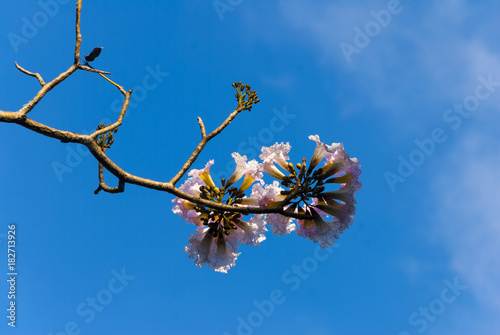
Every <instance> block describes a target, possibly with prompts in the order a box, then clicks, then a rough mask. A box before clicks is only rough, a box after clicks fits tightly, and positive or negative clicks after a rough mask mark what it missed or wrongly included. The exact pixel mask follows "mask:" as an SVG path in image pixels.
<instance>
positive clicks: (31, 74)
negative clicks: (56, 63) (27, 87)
mask: <svg viewBox="0 0 500 335" xmlns="http://www.w3.org/2000/svg"><path fill="white" fill-rule="evenodd" d="M15 64H16V67H17V69H18V70H19V71H21V72H22V73H24V74H27V75H28V76H32V77H35V78H36V79H38V82H39V83H40V85H42V87H43V86H45V82H44V81H43V78H42V76H41V75H40V74H39V73H33V72H29V71H28V70H25V69H23V68H22V67H21V66H19V64H17V62H15Z"/></svg>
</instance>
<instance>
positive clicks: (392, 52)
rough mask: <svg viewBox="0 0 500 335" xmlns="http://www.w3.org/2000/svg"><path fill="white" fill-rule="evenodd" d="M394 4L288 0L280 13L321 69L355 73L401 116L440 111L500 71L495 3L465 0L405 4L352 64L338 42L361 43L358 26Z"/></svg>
mask: <svg viewBox="0 0 500 335" xmlns="http://www.w3.org/2000/svg"><path fill="white" fill-rule="evenodd" d="M387 3H388V2H380V3H378V4H376V5H374V4H373V3H368V2H364V1H362V2H356V3H352V2H336V3H332V2H331V1H316V2H303V1H297V0H287V1H281V2H280V3H279V7H278V8H279V9H278V10H279V11H280V13H279V15H280V16H281V17H282V21H283V24H284V25H285V27H284V29H292V30H293V31H295V32H296V34H295V35H294V42H296V41H297V40H299V43H300V42H301V43H303V44H304V45H305V46H308V47H313V48H316V49H317V52H316V54H317V59H316V60H317V62H318V64H319V65H320V66H323V67H327V68H330V69H331V70H332V71H339V70H340V71H348V72H351V73H352V75H353V76H354V77H356V78H357V80H358V82H359V85H360V88H362V89H363V90H365V91H366V92H367V95H368V96H369V97H370V99H371V103H372V104H373V105H374V106H377V107H380V108H382V109H385V110H388V111H390V112H392V114H393V115H394V116H396V117H397V116H399V115H400V114H401V111H405V110H409V109H411V108H414V109H418V110H419V113H427V114H429V115H430V114H435V113H436V110H435V109H434V108H432V106H434V105H436V106H439V105H442V104H445V103H447V102H448V103H453V102H455V101H457V100H458V99H463V98H464V97H465V96H467V95H469V94H470V90H471V89H474V85H475V84H476V83H477V77H478V76H479V75H487V74H490V73H498V74H500V61H499V59H500V54H499V53H498V52H497V51H495V47H494V45H490V44H491V42H489V41H491V40H489V39H488V38H486V37H487V36H484V34H483V32H484V29H483V28H484V27H486V26H489V25H490V23H491V22H492V21H494V22H496V21H497V17H496V16H495V15H493V14H492V13H491V9H490V8H489V7H488V6H483V7H482V8H479V9H478V8H477V5H476V4H473V3H471V4H467V3H466V2H465V1H464V0H460V1H457V0H447V1H440V2H437V3H433V4H421V3H418V4H417V3H416V2H413V3H410V2H405V1H402V2H401V4H402V8H403V10H402V11H401V12H400V13H399V14H393V15H392V18H391V21H390V23H389V24H388V25H387V26H386V27H382V29H381V32H380V33H379V34H378V35H377V36H375V37H373V38H372V40H371V42H370V44H369V45H367V46H366V47H365V48H362V49H361V52H360V53H359V54H353V55H352V60H353V61H352V62H351V63H347V61H346V59H345V57H344V55H343V53H342V51H341V49H340V47H339V44H340V43H341V42H346V43H350V44H352V45H354V41H353V39H354V35H355V32H354V30H353V28H354V27H355V26H358V27H360V28H364V27H365V25H366V23H367V22H369V21H372V20H374V18H373V17H372V15H371V14H370V12H371V11H372V10H374V11H379V10H382V9H385V8H386V7H387ZM473 6H475V7H473ZM262 33H264V34H265V33H266V32H265V31H262ZM491 34H493V35H494V34H498V33H496V32H495V31H492V32H491ZM273 42H274V43H283V42H286V41H283V39H282V38H281V39H280V40H275V41H273ZM499 77H500V75H499ZM426 104H427V106H426ZM428 104H431V108H429V106H428ZM425 119H426V118H424V120H425ZM424 120H423V121H422V122H425V121H424Z"/></svg>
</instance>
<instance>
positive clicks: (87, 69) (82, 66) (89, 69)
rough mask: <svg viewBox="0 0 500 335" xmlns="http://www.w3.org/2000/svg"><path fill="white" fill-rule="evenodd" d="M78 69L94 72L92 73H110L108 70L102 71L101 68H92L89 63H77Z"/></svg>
mask: <svg viewBox="0 0 500 335" xmlns="http://www.w3.org/2000/svg"><path fill="white" fill-rule="evenodd" d="M78 69H79V70H84V71H88V72H94V73H99V74H101V73H102V74H111V72H108V71H102V70H97V69H94V68H93V67H91V66H90V65H88V66H85V65H82V64H80V65H78Z"/></svg>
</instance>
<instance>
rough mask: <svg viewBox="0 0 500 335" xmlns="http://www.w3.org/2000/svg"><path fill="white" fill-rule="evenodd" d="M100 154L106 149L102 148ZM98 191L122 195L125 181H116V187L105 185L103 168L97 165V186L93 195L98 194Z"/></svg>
mask: <svg viewBox="0 0 500 335" xmlns="http://www.w3.org/2000/svg"><path fill="white" fill-rule="evenodd" d="M102 152H103V153H104V152H106V148H103V149H102ZM100 191H104V192H107V193H122V192H124V191H125V181H124V180H123V179H119V180H118V186H116V187H110V186H108V185H106V182H105V181H104V167H103V165H102V164H101V163H99V186H98V187H97V189H96V190H95V191H94V194H98V193H99V192H100Z"/></svg>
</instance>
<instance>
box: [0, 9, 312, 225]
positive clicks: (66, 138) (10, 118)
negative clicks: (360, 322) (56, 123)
mask: <svg viewBox="0 0 500 335" xmlns="http://www.w3.org/2000/svg"><path fill="white" fill-rule="evenodd" d="M81 7H82V0H78V1H77V4H76V24H75V30H76V42H75V54H74V64H73V65H72V66H71V67H70V68H69V69H68V70H66V71H65V72H63V73H61V74H60V75H59V76H57V77H56V78H55V79H53V80H52V81H51V82H49V83H45V82H44V81H43V79H42V78H41V76H40V75H39V74H38V73H32V72H29V71H27V70H25V69H23V68H22V67H20V66H19V65H18V64H17V63H16V67H17V68H18V69H19V70H20V71H21V72H23V73H25V74H27V75H29V76H33V77H36V78H37V79H38V81H39V83H40V84H41V85H42V88H41V90H40V91H39V92H38V93H37V94H36V96H35V97H34V98H33V99H32V100H30V101H29V102H28V103H27V104H26V105H24V106H23V107H22V108H21V109H20V110H19V111H17V112H11V111H0V122H6V123H16V124H18V125H20V126H22V127H25V128H27V129H30V130H33V131H34V132H36V133H39V134H42V135H44V136H47V137H51V138H55V139H58V140H60V141H61V142H70V143H79V144H83V145H85V146H86V147H87V148H88V149H89V151H90V153H91V154H92V155H93V156H94V157H95V158H96V159H97V161H98V162H99V186H98V188H97V189H96V190H95V191H94V193H96V194H97V193H99V192H100V191H101V190H103V191H105V192H109V193H119V192H123V191H124V188H125V183H129V184H134V185H138V186H141V187H146V188H150V189H154V190H158V191H163V192H168V193H171V194H173V195H175V196H177V197H179V198H182V199H184V200H187V201H190V202H192V203H195V204H198V205H200V206H205V207H208V208H212V209H216V210H220V211H226V212H233V213H234V212H236V213H242V214H264V213H278V214H282V215H285V216H289V217H294V218H299V219H307V218H311V216H309V215H304V214H297V213H289V212H286V211H285V210H284V209H283V207H284V206H286V204H281V206H277V207H242V206H232V205H226V204H222V203H217V202H212V201H209V200H206V199H202V198H199V197H196V196H194V195H191V194H188V193H186V192H183V191H181V190H180V189H178V188H176V187H175V184H176V183H177V182H178V181H179V180H180V179H181V178H182V177H183V176H184V174H185V173H186V171H187V170H188V169H189V168H190V167H191V165H192V164H193V163H194V162H195V160H196V159H197V158H198V156H199V154H200V152H201V151H202V150H203V148H204V147H205V145H206V144H207V143H208V142H209V141H210V140H211V139H212V138H214V137H215V136H217V135H218V134H220V133H221V132H222V131H223V130H224V129H225V128H226V127H227V126H228V125H229V124H230V123H231V122H232V121H233V120H234V118H235V117H236V116H237V115H238V114H239V113H240V112H241V111H243V110H250V109H251V106H252V104H253V103H257V102H258V101H259V100H258V99H257V95H256V94H255V91H252V92H250V93H251V97H250V98H248V99H249V100H248V101H246V100H245V98H244V96H246V95H249V93H245V95H244V96H243V95H241V92H240V91H239V90H240V89H241V88H245V89H246V90H247V91H249V90H250V86H249V85H246V86H245V85H244V86H241V82H240V83H235V84H233V87H235V88H237V89H238V90H237V92H238V94H239V95H238V94H237V96H238V107H237V108H236V109H235V110H234V111H233V112H232V113H231V114H230V115H229V116H228V117H227V119H226V120H225V121H224V122H223V123H222V124H221V125H220V126H219V127H217V128H216V129H215V130H214V131H212V132H211V133H210V134H208V135H207V134H206V129H205V125H204V124H203V121H202V119H201V118H200V117H198V123H199V125H200V130H201V135H202V139H201V141H200V143H199V144H198V146H197V147H196V149H195V150H194V151H193V153H192V154H191V156H190V157H189V158H188V160H187V161H186V163H185V164H184V165H183V167H182V169H181V170H180V171H179V172H178V173H177V174H176V175H175V176H174V178H172V180H170V181H169V182H158V181H154V180H150V179H146V178H141V177H138V176H135V175H132V174H130V173H128V172H126V171H124V170H123V169H121V168H120V167H119V166H118V165H116V164H115V163H114V162H113V161H112V160H111V159H110V158H109V157H108V156H106V154H105V148H101V147H100V146H99V144H98V143H97V138H98V137H99V136H100V135H103V134H106V133H108V132H110V131H113V130H115V129H117V128H118V127H119V126H120V125H121V124H122V121H123V118H124V116H125V113H126V111H127V108H128V105H129V102H130V96H131V94H132V90H129V91H128V92H127V91H125V89H124V88H123V87H122V86H120V85H118V84H116V83H115V82H113V81H112V80H110V79H109V78H107V77H106V76H104V74H105V73H107V72H104V71H99V70H95V69H94V68H92V67H91V66H90V65H88V64H85V65H87V66H88V67H87V66H83V65H82V64H80V46H81V42H82V36H81V33H80V13H81ZM79 69H80V70H85V71H89V72H95V73H97V74H99V75H100V76H102V77H103V78H105V79H106V80H107V81H109V82H110V83H111V84H113V85H114V86H115V87H116V88H118V90H119V91H120V92H121V93H122V94H123V95H124V96H125V101H124V103H123V106H122V109H121V112H120V115H119V116H118V119H117V121H116V122H115V123H113V124H111V125H109V126H107V127H104V128H102V129H99V130H97V131H95V132H94V133H92V134H91V135H83V134H78V133H73V132H69V131H64V130H60V129H56V128H52V127H50V126H47V125H44V124H42V123H39V122H36V121H34V120H32V119H30V118H28V117H27V114H28V113H29V112H30V111H31V110H32V109H33V108H34V107H35V106H36V104H37V103H38V102H39V101H40V100H41V99H42V98H43V97H44V96H45V94H47V93H48V92H49V91H51V90H52V89H53V88H54V87H55V86H57V85H58V84H60V83H61V82H62V81H64V80H65V79H66V78H67V77H69V76H70V75H71V74H73V73H74V72H75V71H76V70H79ZM240 86H241V87H240ZM249 96H250V95H249ZM104 168H105V169H107V170H108V171H109V172H110V173H112V174H113V175H114V176H115V177H117V178H118V186H117V187H110V186H107V185H106V183H105V182H104V177H103V172H104Z"/></svg>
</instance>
